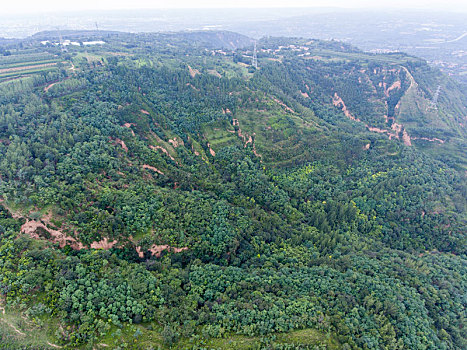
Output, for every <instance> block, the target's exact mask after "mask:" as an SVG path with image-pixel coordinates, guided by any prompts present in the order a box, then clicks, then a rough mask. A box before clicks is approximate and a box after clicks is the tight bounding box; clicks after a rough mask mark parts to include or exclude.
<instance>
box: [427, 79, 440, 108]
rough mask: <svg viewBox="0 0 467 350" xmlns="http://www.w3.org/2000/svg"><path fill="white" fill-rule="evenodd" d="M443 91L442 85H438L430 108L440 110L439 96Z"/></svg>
mask: <svg viewBox="0 0 467 350" xmlns="http://www.w3.org/2000/svg"><path fill="white" fill-rule="evenodd" d="M440 91H441V85H438V87H437V88H436V92H435V94H434V95H433V98H432V100H431V103H430V108H432V109H435V110H436V109H438V106H437V104H438V96H439V92H440Z"/></svg>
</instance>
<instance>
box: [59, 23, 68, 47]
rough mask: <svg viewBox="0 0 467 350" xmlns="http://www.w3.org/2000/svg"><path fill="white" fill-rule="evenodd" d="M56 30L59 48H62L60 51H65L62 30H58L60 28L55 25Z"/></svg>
mask: <svg viewBox="0 0 467 350" xmlns="http://www.w3.org/2000/svg"><path fill="white" fill-rule="evenodd" d="M57 31H58V39H59V41H60V48H61V50H62V52H66V51H67V49H66V48H65V46H64V45H63V38H62V32H61V31H60V28H59V27H57Z"/></svg>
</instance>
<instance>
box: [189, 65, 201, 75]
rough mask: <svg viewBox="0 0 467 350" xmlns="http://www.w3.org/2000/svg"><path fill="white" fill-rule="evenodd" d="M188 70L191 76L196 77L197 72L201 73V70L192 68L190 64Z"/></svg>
mask: <svg viewBox="0 0 467 350" xmlns="http://www.w3.org/2000/svg"><path fill="white" fill-rule="evenodd" d="M188 71H189V72H190V76H191V77H192V78H194V77H196V74H201V73H200V72H199V70H197V69H193V68H191V66H190V65H188Z"/></svg>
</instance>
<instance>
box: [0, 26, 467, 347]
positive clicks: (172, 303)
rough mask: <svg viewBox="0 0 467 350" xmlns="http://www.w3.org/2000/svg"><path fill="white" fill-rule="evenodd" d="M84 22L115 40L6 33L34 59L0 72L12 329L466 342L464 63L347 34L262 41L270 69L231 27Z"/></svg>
mask: <svg viewBox="0 0 467 350" xmlns="http://www.w3.org/2000/svg"><path fill="white" fill-rule="evenodd" d="M67 34H69V35H72V34H73V33H67ZM44 35H46V34H44ZM73 35H74V36H73V38H74V40H78V39H76V37H79V36H81V39H80V40H95V39H100V40H103V41H104V42H105V44H103V45H96V46H93V47H83V46H76V47H68V48H67V49H66V50H63V48H60V47H59V46H54V45H43V44H41V43H40V42H39V41H38V39H34V37H31V38H28V39H27V40H25V41H24V43H23V44H22V45H21V46H18V45H17V44H15V45H13V44H11V45H10V46H8V45H9V44H5V45H4V47H3V48H2V51H0V55H3V56H0V67H2V68H3V67H5V68H4V69H9V68H8V67H10V69H11V68H14V67H23V66H24V67H30V66H31V64H32V63H27V62H38V63H37V64H36V65H35V66H34V67H35V68H34V69H30V68H28V69H27V70H21V69H19V70H18V69H16V70H12V71H8V75H5V76H4V77H3V78H2V77H0V309H1V310H0V311H1V312H3V314H1V313H0V349H53V348H59V347H60V348H64V349H104V348H111V349H465V348H467V333H466V332H467V330H466V329H467V328H466V327H467V320H466V316H467V315H466V304H467V298H466V295H467V294H466V291H467V248H466V233H467V158H466V155H465V149H466V147H467V131H466V130H467V129H466V125H465V123H466V121H465V120H466V118H467V117H465V116H466V115H467V112H466V110H467V95H466V94H465V91H463V90H462V89H461V88H460V86H459V85H458V84H457V83H456V82H455V81H453V80H452V79H451V78H449V77H448V76H445V75H443V74H442V73H440V72H439V71H437V70H435V69H433V68H430V67H429V66H428V65H427V63H426V62H424V61H423V60H421V59H418V58H416V57H412V56H408V55H405V54H402V53H397V54H378V55H376V54H369V53H365V52H363V51H360V50H359V49H357V48H355V47H352V46H350V45H348V44H342V43H340V42H337V41H319V40H310V39H298V38H265V39H261V40H260V41H259V42H258V43H257V46H258V62H259V67H258V68H255V67H254V66H252V65H251V57H252V50H253V45H252V40H251V39H249V38H246V37H244V36H241V35H237V34H235V33H229V32H212V35H211V34H209V32H202V33H197V32H188V33H179V34H177V33H174V34H157V33H150V34H126V33H116V32H111V33H107V34H106V33H105V32H102V33H95V32H93V33H92V34H90V33H86V32H80V33H74V34H73ZM96 36H98V37H96ZM2 52H4V53H2ZM7 53H8V54H7ZM25 62H26V63H25ZM44 62H45V63H44ZM48 64H49V65H48ZM0 72H1V70H0ZM5 72H7V71H6V70H5ZM11 72H13V73H14V74H13V73H11ZM438 85H439V86H442V91H444V92H443V93H442V94H440V96H439V99H438V105H437V106H436V108H432V104H431V101H432V99H433V95H434V93H435V90H436V87H437V86H438Z"/></svg>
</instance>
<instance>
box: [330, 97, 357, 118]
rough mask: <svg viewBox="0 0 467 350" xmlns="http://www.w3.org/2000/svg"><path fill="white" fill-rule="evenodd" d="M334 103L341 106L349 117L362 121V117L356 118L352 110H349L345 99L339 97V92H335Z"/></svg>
mask: <svg viewBox="0 0 467 350" xmlns="http://www.w3.org/2000/svg"><path fill="white" fill-rule="evenodd" d="M332 104H333V105H334V106H336V107H339V108H340V109H342V112H344V114H345V116H346V117H347V118H350V119H352V120H355V121H357V122H359V121H361V120H360V119H358V118H355V117H354V116H353V115H352V114H351V113H350V112H349V110H348V109H347V106H346V105H345V103H344V101H343V100H342V98H341V97H339V95H338V94H337V92H335V93H334V96H333V98H332Z"/></svg>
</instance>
